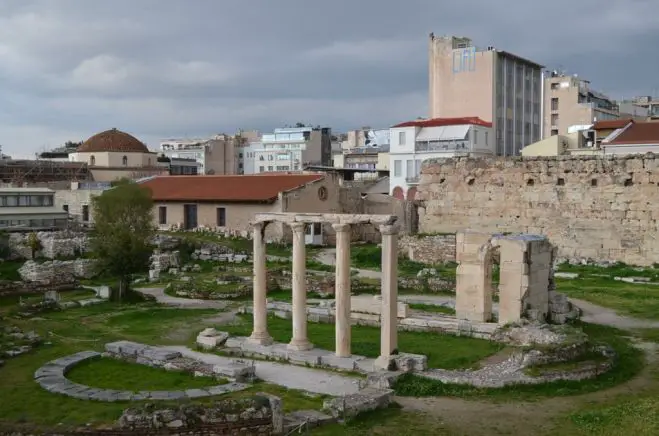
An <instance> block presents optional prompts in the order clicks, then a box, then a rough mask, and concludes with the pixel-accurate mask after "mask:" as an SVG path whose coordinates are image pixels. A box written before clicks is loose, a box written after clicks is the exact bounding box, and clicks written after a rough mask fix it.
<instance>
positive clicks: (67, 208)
mask: <svg viewBox="0 0 659 436" xmlns="http://www.w3.org/2000/svg"><path fill="white" fill-rule="evenodd" d="M62 210H63V211H64V212H66V213H69V205H68V204H64V205H62Z"/></svg>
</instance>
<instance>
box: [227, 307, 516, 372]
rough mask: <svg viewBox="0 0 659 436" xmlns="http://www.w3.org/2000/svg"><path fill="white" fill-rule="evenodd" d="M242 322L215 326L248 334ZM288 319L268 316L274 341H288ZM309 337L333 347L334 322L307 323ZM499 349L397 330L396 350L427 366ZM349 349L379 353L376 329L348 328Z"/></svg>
mask: <svg viewBox="0 0 659 436" xmlns="http://www.w3.org/2000/svg"><path fill="white" fill-rule="evenodd" d="M240 318H241V319H242V323H240V324H232V325H224V326H220V327H218V328H219V329H220V330H223V331H226V332H228V333H230V334H232V335H236V336H249V335H250V334H251V332H252V317H251V315H243V316H241V317H240ZM292 328H293V326H292V322H291V321H290V320H284V319H279V318H276V317H273V316H270V317H269V318H268V331H269V332H270V335H271V336H272V337H273V338H274V340H275V341H277V342H283V343H288V342H290V340H291V337H292ZM307 329H308V335H309V340H310V341H311V342H312V343H313V344H314V345H315V346H316V347H318V348H322V349H325V350H333V349H334V348H335V342H334V331H335V330H334V329H335V327H334V324H318V323H312V322H310V323H308V324H307ZM502 348H503V345H501V344H497V343H494V342H490V341H486V340H483V339H473V338H467V337H459V336H453V335H446V334H439V333H423V332H403V331H401V332H399V333H398V349H399V350H400V352H403V353H414V354H425V355H426V356H428V366H429V367H431V368H445V369H457V368H470V367H473V366H474V365H475V364H477V363H478V362H479V361H480V360H482V359H484V358H485V357H487V356H490V355H492V354H494V353H496V352H498V351H499V350H501V349H502ZM352 352H353V353H354V354H356V355H361V356H366V357H378V356H379V355H380V329H379V328H377V327H366V326H353V327H352Z"/></svg>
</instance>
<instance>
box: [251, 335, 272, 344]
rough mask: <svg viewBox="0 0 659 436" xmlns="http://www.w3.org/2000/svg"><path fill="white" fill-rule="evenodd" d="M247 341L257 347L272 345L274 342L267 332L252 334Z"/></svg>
mask: <svg viewBox="0 0 659 436" xmlns="http://www.w3.org/2000/svg"><path fill="white" fill-rule="evenodd" d="M247 340H248V341H249V342H250V343H252V344H257V345H272V344H273V343H274V342H275V341H274V340H273V339H272V336H270V335H269V334H268V332H258V333H257V332H252V335H251V336H250V337H249V338H247Z"/></svg>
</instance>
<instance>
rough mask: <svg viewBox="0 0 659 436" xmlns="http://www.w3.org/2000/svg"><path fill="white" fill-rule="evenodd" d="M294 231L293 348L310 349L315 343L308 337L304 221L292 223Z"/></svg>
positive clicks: (299, 349) (289, 346)
mask: <svg viewBox="0 0 659 436" xmlns="http://www.w3.org/2000/svg"><path fill="white" fill-rule="evenodd" d="M291 230H292V231H293V338H292V339H291V342H290V343H289V344H288V348H289V349H291V350H298V351H304V350H310V349H311V348H313V345H312V344H311V343H310V342H309V339H308V338H307V277H306V275H307V256H306V245H305V241H304V230H305V224H304V223H293V224H291Z"/></svg>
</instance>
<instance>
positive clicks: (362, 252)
mask: <svg viewBox="0 0 659 436" xmlns="http://www.w3.org/2000/svg"><path fill="white" fill-rule="evenodd" d="M350 258H351V263H352V266H353V267H354V268H360V269H370V270H375V271H379V270H380V269H381V268H382V249H381V248H380V247H378V246H377V245H374V244H359V245H353V246H351V247H350ZM456 267H457V264H456V263H453V262H449V263H446V264H441V265H428V264H425V263H421V262H415V261H413V260H409V259H407V258H405V257H399V258H398V275H399V276H401V277H416V275H417V274H418V272H419V271H421V270H423V269H428V268H434V269H435V270H437V272H438V273H439V276H440V277H444V278H449V277H455V268H456Z"/></svg>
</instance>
